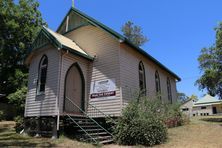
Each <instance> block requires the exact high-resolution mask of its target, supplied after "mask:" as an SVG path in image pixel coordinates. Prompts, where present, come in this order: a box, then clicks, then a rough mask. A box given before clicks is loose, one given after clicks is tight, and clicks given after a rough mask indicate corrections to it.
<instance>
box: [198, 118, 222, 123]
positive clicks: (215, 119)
mask: <svg viewBox="0 0 222 148" xmlns="http://www.w3.org/2000/svg"><path fill="white" fill-rule="evenodd" d="M201 120H203V121H207V122H222V118H203V119H201Z"/></svg>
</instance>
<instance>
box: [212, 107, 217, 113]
mask: <svg viewBox="0 0 222 148" xmlns="http://www.w3.org/2000/svg"><path fill="white" fill-rule="evenodd" d="M212 109H213V114H217V108H216V107H215V106H214V107H213V108H212Z"/></svg>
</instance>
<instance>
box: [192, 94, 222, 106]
mask: <svg viewBox="0 0 222 148" xmlns="http://www.w3.org/2000/svg"><path fill="white" fill-rule="evenodd" d="M215 103H216V104H217V103H222V101H221V100H218V99H216V98H214V97H212V96H210V95H208V94H207V95H205V96H204V97H203V98H201V99H199V100H198V101H197V102H196V103H195V104H194V105H195V106H198V105H206V104H207V105H208V104H215Z"/></svg>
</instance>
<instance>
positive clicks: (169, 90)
mask: <svg viewBox="0 0 222 148" xmlns="http://www.w3.org/2000/svg"><path fill="white" fill-rule="evenodd" d="M167 95H168V101H169V102H170V103H171V104H172V103H173V97H172V89H171V81H170V78H169V77H167Z"/></svg>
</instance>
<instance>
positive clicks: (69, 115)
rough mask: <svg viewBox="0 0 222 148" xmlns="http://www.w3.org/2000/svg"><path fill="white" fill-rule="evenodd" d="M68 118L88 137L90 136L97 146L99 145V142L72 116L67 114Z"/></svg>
mask: <svg viewBox="0 0 222 148" xmlns="http://www.w3.org/2000/svg"><path fill="white" fill-rule="evenodd" d="M67 116H68V117H69V118H70V119H71V120H72V121H73V122H74V123H75V124H76V125H77V126H78V127H79V128H80V129H81V130H82V131H83V132H84V133H86V135H87V136H89V137H90V138H91V139H92V140H93V141H94V142H95V143H96V144H98V142H97V141H96V140H95V139H94V138H93V137H92V136H90V135H89V134H88V133H87V131H86V130H84V128H82V127H81V126H80V125H79V124H78V123H77V122H76V121H75V120H74V119H73V118H72V117H71V116H70V115H68V114H67Z"/></svg>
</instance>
